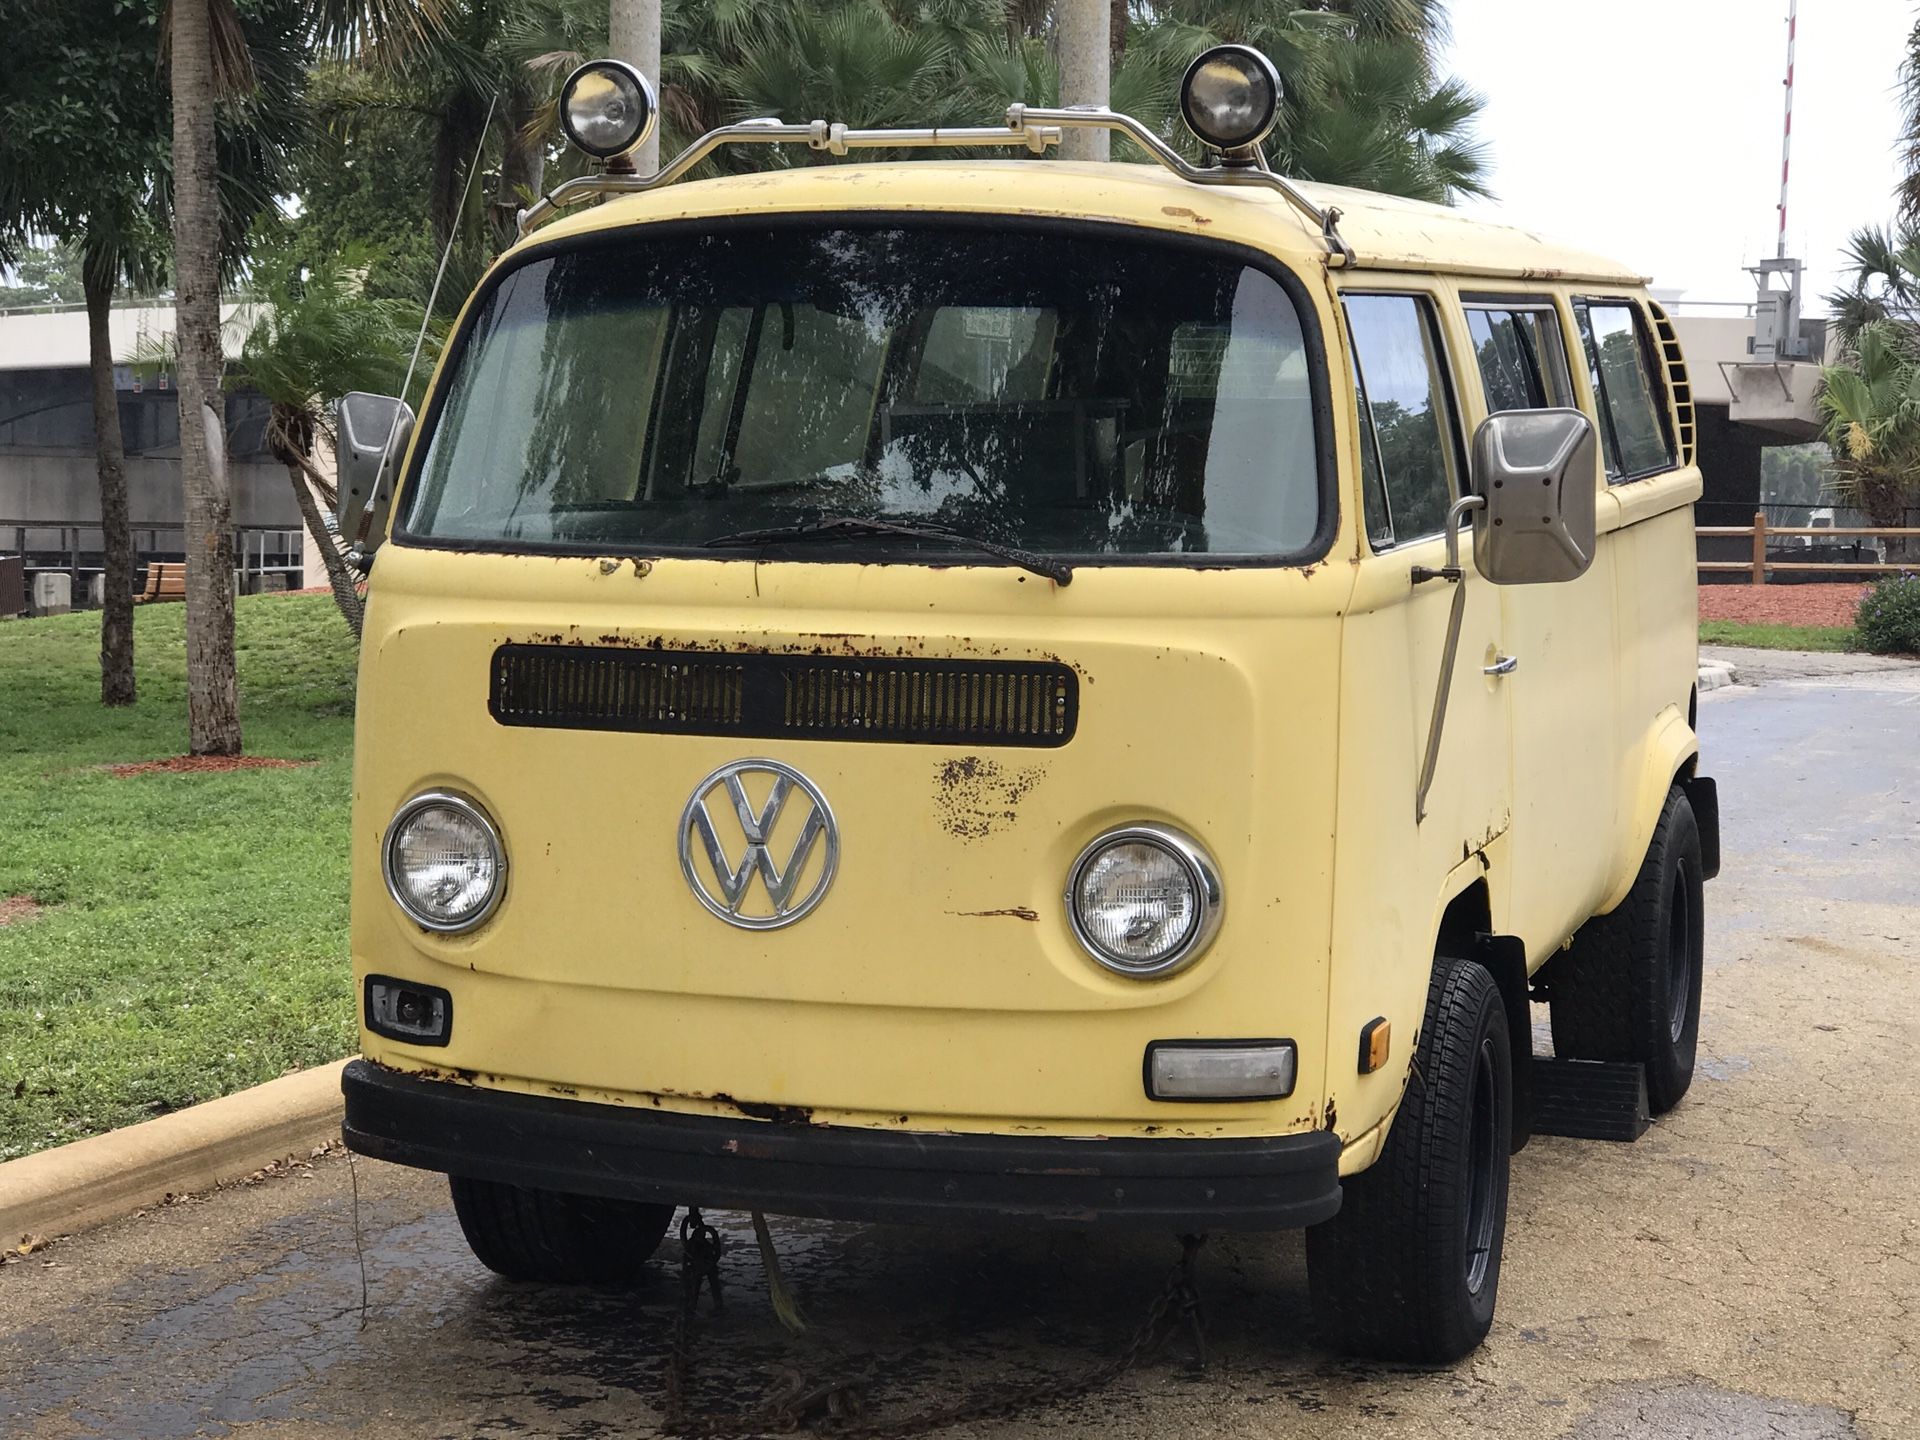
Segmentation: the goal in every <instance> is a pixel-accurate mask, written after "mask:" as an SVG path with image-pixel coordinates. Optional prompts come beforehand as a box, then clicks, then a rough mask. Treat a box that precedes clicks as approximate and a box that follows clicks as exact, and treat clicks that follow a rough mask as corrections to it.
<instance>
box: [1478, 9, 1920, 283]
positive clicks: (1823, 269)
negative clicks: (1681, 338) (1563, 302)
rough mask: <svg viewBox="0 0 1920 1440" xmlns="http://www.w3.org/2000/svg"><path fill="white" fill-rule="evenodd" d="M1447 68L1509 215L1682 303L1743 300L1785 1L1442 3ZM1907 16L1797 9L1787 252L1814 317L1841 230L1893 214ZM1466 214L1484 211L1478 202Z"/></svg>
mask: <svg viewBox="0 0 1920 1440" xmlns="http://www.w3.org/2000/svg"><path fill="white" fill-rule="evenodd" d="M1451 8H1452V29H1453V41H1452V45H1451V47H1450V50H1449V52H1448V53H1447V54H1446V55H1445V56H1444V57H1443V60H1442V68H1443V73H1451V74H1455V75H1458V76H1459V77H1460V78H1461V79H1462V80H1464V81H1466V82H1467V83H1468V84H1470V85H1472V86H1473V87H1474V88H1475V89H1477V90H1478V91H1480V93H1481V94H1482V95H1484V96H1485V97H1486V101H1487V105H1486V109H1485V110H1484V111H1482V113H1481V117H1480V134H1481V137H1482V138H1483V139H1484V140H1486V142H1487V144H1488V148H1489V154H1490V158H1491V160H1492V176H1491V179H1492V188H1493V190H1494V193H1495V195H1496V196H1497V207H1498V211H1499V213H1500V214H1501V215H1503V216H1504V217H1505V218H1507V219H1510V220H1514V221H1518V222H1520V223H1523V224H1526V225H1529V226H1532V227H1536V228H1538V229H1540V230H1542V231H1544V232H1546V233H1548V234H1551V235H1554V236H1556V237H1558V238H1560V239H1563V240H1566V241H1568V242H1570V243H1577V244H1580V245H1583V246H1584V247H1585V248H1587V249H1591V250H1597V251H1599V252H1600V253H1602V254H1605V255H1610V256H1613V257H1616V258H1618V259H1620V260H1622V261H1625V262H1627V263H1629V264H1632V265H1634V266H1636V267H1637V268H1639V269H1640V270H1641V271H1642V272H1643V273H1645V274H1649V275H1651V276H1653V283H1654V285H1655V286H1656V287H1659V288H1661V289H1663V290H1665V289H1674V290H1684V291H1685V292H1686V298H1688V299H1690V300H1745V299H1747V298H1748V297H1749V295H1750V294H1751V293H1752V281H1751V280H1750V279H1749V278H1748V277H1747V276H1746V275H1744V274H1743V273H1741V266H1742V265H1745V264H1750V263H1752V262H1753V261H1754V260H1756V259H1759V258H1761V257H1764V256H1770V255H1772V254H1773V253H1774V247H1775V240H1776V231H1777V227H1778V223H1779V222H1778V217H1777V215H1776V212H1775V208H1774V207H1775V206H1776V204H1777V203H1778V201H1779V197H1780V125H1781V106H1782V94H1781V83H1780V82H1781V79H1782V77H1783V75H1784V74H1785V70H1786V40H1787V26H1786V14H1787V0H1610V3H1606V4H1601V5H1588V4H1576V3H1573V0H1453V5H1452V7H1451ZM1917 10H1920V5H1916V4H1915V3H1912V0H1800V25H1799V46H1798V54H1797V57H1796V65H1795V74H1794V96H1793V112H1794V113H1793V192H1792V195H1791V197H1790V198H1789V200H1788V208H1787V248H1788V253H1789V254H1791V255H1795V256H1797V257H1799V258H1800V259H1803V260H1805V261H1806V262H1807V267H1808V268H1807V281H1806V301H1807V310H1808V312H1809V313H1819V312H1821V311H1823V310H1824V309H1825V307H1824V306H1823V305H1822V304H1820V303H1819V297H1820V296H1821V295H1823V294H1824V293H1826V291H1828V290H1829V289H1831V288H1833V287H1834V285H1835V284H1836V281H1837V276H1838V274H1839V272H1840V269H1841V257H1840V250H1841V246H1842V245H1843V244H1844V242H1845V240H1846V237H1847V236H1848V234H1849V233H1851V232H1852V231H1853V230H1854V229H1856V228H1857V227H1859V226H1861V225H1865V224H1869V223H1884V222H1886V221H1887V220H1889V219H1890V218H1891V214H1892V208H1893V201H1892V190H1893V184H1894V177H1895V174H1896V164H1895V159H1894V154H1893V143H1894V136H1895V133H1896V131H1897V129H1898V125H1899V107H1898V102H1897V96H1896V82H1897V75H1896V72H1897V69H1898V67H1899V63H1900V59H1901V56H1902V54H1903V52H1904V49H1905V45H1906V38H1907V34H1908V32H1909V31H1910V30H1911V28H1912V26H1913V23H1914V20H1915V18H1916V11H1917ZM1468 208H1473V209H1478V208H1480V207H1479V205H1478V204H1475V205H1473V206H1470V207H1468Z"/></svg>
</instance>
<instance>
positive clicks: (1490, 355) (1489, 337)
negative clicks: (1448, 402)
mask: <svg viewBox="0 0 1920 1440" xmlns="http://www.w3.org/2000/svg"><path fill="white" fill-rule="evenodd" d="M1467 331H1468V333H1469V334H1470V335H1472V336H1473V353H1474V359H1475V360H1476V361H1477V362H1478V364H1479V369H1480V385H1481V388H1482V390H1483V391H1484V392H1485V393H1486V397H1487V413H1488V414H1489V415H1497V414H1499V413H1500V412H1501V411H1502V410H1545V409H1550V408H1557V407H1560V406H1570V405H1572V404H1573V387H1572V386H1571V385H1570V384H1569V383H1568V381H1567V347H1566V342H1565V341H1564V340H1562V338H1561V336H1560V319H1559V317H1558V316H1557V315H1556V314H1555V313H1554V310H1553V307H1552V306H1551V305H1522V304H1517V303H1516V304H1499V303H1493V302H1486V303H1481V302H1476V301H1473V300H1469V301H1468V302H1467Z"/></svg>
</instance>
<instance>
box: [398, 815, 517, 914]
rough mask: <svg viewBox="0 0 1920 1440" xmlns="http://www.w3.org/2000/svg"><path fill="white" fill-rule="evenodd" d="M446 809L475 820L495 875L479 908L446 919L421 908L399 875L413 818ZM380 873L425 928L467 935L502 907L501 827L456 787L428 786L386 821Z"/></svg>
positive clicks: (504, 881) (503, 849)
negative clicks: (401, 847)
mask: <svg viewBox="0 0 1920 1440" xmlns="http://www.w3.org/2000/svg"><path fill="white" fill-rule="evenodd" d="M435 808H438V809H444V810H448V811H451V812H453V813H454V814H455V815H458V816H459V817H460V818H462V819H464V820H466V821H468V822H470V823H471V824H473V825H474V826H475V827H476V828H477V829H478V830H479V831H480V833H481V836H482V838H483V839H484V840H485V842H486V846H487V848H488V850H489V852H490V855H491V861H492V867H493V878H492V883H491V886H490V888H489V890H488V893H487V897H486V900H485V901H484V902H483V903H482V904H481V905H479V906H478V907H477V908H476V909H474V910H472V911H470V912H468V913H467V914H464V915H460V916H458V917H457V918H454V919H445V918H442V917H439V916H436V915H433V914H431V913H428V912H426V911H423V910H421V909H420V908H419V907H418V906H417V904H416V902H415V900H414V897H413V896H412V895H410V894H409V893H408V890H407V888H406V887H405V886H404V885H402V884H401V882H400V878H399V865H398V848H399V844H400V841H401V840H402V838H403V837H404V835H405V833H406V828H407V825H408V823H409V822H410V821H412V820H414V819H415V818H416V817H418V816H419V815H420V814H421V813H422V812H424V811H426V810H429V809H435ZM380 874H381V878H382V879H383V880H384V881H385V882H386V886H387V894H388V895H389V896H390V897H391V898H392V900H393V903H394V904H395V905H398V906H399V907H400V911H401V913H402V914H404V915H405V916H406V917H407V918H408V919H409V920H411V921H412V922H413V923H414V924H416V925H418V926H420V927H421V928H422V929H423V930H431V931H433V932H434V933H435V934H439V935H464V934H466V933H467V932H468V931H470V930H476V929H478V928H479V927H480V926H482V925H484V924H485V923H486V922H487V921H488V920H489V919H490V918H492V916H493V913H494V912H495V911H496V910H498V909H499V908H500V902H501V901H502V900H503V899H505V898H506V893H507V847H506V845H505V843H504V842H503V841H502V840H501V838H500V827H499V826H497V825H495V824H494V823H493V817H492V816H490V815H488V814H487V812H486V810H485V809H484V808H483V807H482V806H481V805H480V803H479V802H478V801H476V800H474V799H472V798H471V797H469V796H466V795H462V794H461V793H460V792H459V791H457V790H426V791H422V792H421V793H420V794H418V795H415V796H414V797H413V798H412V799H410V800H408V801H407V803H406V804H404V805H402V806H401V807H400V808H399V809H398V810H396V811H395V812H394V815H393V819H392V820H390V821H388V822H387V833H386V835H385V836H384V837H382V839H381V841H380Z"/></svg>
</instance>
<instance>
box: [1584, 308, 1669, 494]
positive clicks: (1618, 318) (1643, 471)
mask: <svg viewBox="0 0 1920 1440" xmlns="http://www.w3.org/2000/svg"><path fill="white" fill-rule="evenodd" d="M1573 313H1574V318H1575V320H1576V321H1577V322H1578V324H1579V326H1580V341H1581V344H1582V346H1583V347H1584V348H1585V350H1586V352H1587V369H1588V372H1589V374H1590V375H1591V377H1592V379H1593V395H1594V401H1595V404H1596V405H1597V406H1598V408H1599V411H1600V442H1601V446H1602V449H1603V450H1604V451H1605V453H1606V457H1607V479H1608V480H1609V481H1610V482H1613V483H1618V482H1620V481H1622V480H1637V479H1639V478H1640V477H1641V476H1643V475H1653V474H1657V473H1658V472H1659V471H1662V470H1670V469H1672V468H1673V464H1674V458H1673V440H1672V437H1671V436H1670V434H1669V433H1668V430H1667V417H1666V413H1665V411H1664V409H1663V408H1662V406H1661V400H1660V397H1661V392H1660V388H1659V384H1658V382H1657V381H1656V380H1655V378H1654V373H1653V359H1652V351H1651V350H1650V349H1649V347H1648V344H1647V335H1646V330H1645V327H1644V326H1643V325H1642V323H1641V320H1640V311H1639V307H1637V306H1635V305H1634V304H1633V303H1632V302H1630V301H1626V300H1576V301H1574V302H1573Z"/></svg>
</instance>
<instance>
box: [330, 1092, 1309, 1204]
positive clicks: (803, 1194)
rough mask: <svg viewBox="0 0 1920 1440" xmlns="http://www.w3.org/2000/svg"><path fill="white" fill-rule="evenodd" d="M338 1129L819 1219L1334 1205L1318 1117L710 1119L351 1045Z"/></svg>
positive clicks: (367, 1141)
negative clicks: (1217, 1135)
mask: <svg viewBox="0 0 1920 1440" xmlns="http://www.w3.org/2000/svg"><path fill="white" fill-rule="evenodd" d="M341 1088H342V1089H343V1090H344V1091H345V1093H346V1102H347V1105H346V1124H345V1127H344V1134H345V1138H346V1142H347V1144H348V1146H349V1147H350V1148H351V1149H353V1150H356V1151H358V1152H359V1153H360V1154H362V1155H370V1156H373V1157H374V1158H375V1159H379V1160H389V1161H392V1162H394V1163H395V1164H399V1165H413V1166H418V1167H420V1168H421V1169H426V1170H439V1171H443V1172H445V1173H448V1174H455V1175H463V1176H468V1177H471V1178H474V1179H481V1180H498V1181H504V1182H507V1183H510V1184H515V1185H526V1186H532V1187H536V1188H540V1189H547V1190H561V1191H569V1192H573V1193H576V1194H585V1195H608V1196H615V1197H620V1198H626V1199H634V1200H653V1201H664V1202H666V1203H669V1204H676V1205H687V1204H695V1205H702V1206H712V1207H715V1208H722V1209H738V1210H764V1211H767V1212H768V1213H770V1214H776V1215H805V1216H812V1217H815V1218H818V1219H825V1220H871V1221H887V1222H923V1221H930V1220H953V1219H966V1218H976V1219H981V1220H1026V1221H1045V1222H1053V1223H1065V1224H1074V1225H1105V1226H1115V1225H1117V1226H1126V1227H1130V1228H1136V1229H1159V1230H1168V1229H1173V1230H1287V1229H1293V1228H1296V1227H1299V1226H1304V1225H1317V1224H1319V1223H1320V1222H1321V1221H1322V1220H1326V1219H1329V1218H1331V1217H1332V1216H1333V1214H1334V1212H1335V1211H1337V1210H1338V1209H1339V1208H1340V1177H1339V1163H1340V1142H1339V1140H1338V1139H1337V1138H1336V1137H1335V1136H1334V1135H1333V1134H1331V1133H1329V1132H1327V1131H1316V1132H1314V1133H1312V1134H1307V1135H1281V1136H1272V1137H1260V1138H1253V1139H1232V1140H1176V1139H1164V1140H1161V1139H1152V1140H1148V1139H1126V1140H1103V1139H1087V1140H1081V1139H1069V1138H1062V1137H1058V1136H1033V1135H959V1134H934V1133H926V1132H912V1131H906V1132H902V1131H888V1130H867V1129H860V1128H856V1127H852V1126H843V1125H815V1124H811V1123H807V1122H804V1121H794V1122H787V1121H781V1120H754V1119H739V1120H735V1119H730V1118H715V1117H711V1116H700V1115H676V1114H667V1113H663V1112H660V1111H655V1110H636V1109H630V1108H627V1107H625V1106H620V1105H602V1104H595V1103H591V1102H588V1101H582V1100H565V1099H549V1098H547V1097H545V1096H538V1095H520V1094H515V1093H512V1092H508V1091H501V1090H484V1089H479V1088H476V1087H474V1086H470V1085H461V1084H456V1083H453V1082H451V1081H444V1080H427V1079H422V1078H420V1077H419V1076H415V1075H407V1074H403V1073H400V1072H398V1071H393V1070H387V1069H383V1068H380V1067H378V1066H375V1065H372V1064H370V1063H369V1062H367V1061H365V1060H355V1061H354V1062H353V1063H352V1064H350V1065H348V1066H347V1070H346V1075H345V1077H344V1079H343V1080H342V1082H341Z"/></svg>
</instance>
